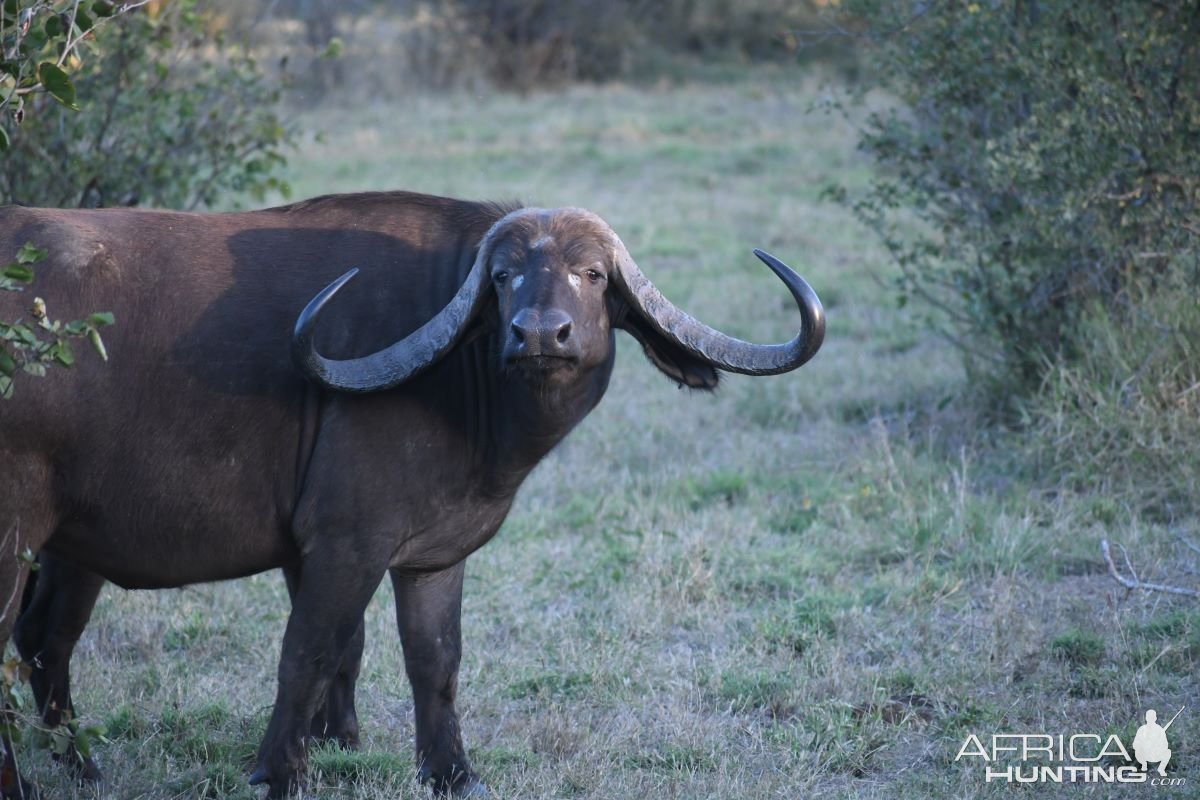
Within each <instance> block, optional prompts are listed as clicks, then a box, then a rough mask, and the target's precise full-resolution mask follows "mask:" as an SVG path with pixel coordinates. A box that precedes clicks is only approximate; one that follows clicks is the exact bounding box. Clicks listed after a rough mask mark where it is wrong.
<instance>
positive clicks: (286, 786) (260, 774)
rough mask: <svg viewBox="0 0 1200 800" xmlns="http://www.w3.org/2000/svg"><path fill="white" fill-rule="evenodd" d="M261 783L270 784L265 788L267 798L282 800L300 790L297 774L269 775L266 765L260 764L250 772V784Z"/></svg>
mask: <svg viewBox="0 0 1200 800" xmlns="http://www.w3.org/2000/svg"><path fill="white" fill-rule="evenodd" d="M263 783H266V784H270V785H269V786H268V788H267V800H283V799H284V798H287V797H294V796H295V795H297V794H298V793H299V791H300V780H299V778H298V777H297V776H294V775H293V776H288V777H284V776H279V777H271V775H270V773H268V772H267V769H266V767H263V766H261V765H260V766H259V767H258V768H257V769H255V770H254V772H252V773H250V785H251V786H258V785H260V784H263Z"/></svg>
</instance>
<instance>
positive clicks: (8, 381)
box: [0, 375, 13, 400]
mask: <svg viewBox="0 0 1200 800" xmlns="http://www.w3.org/2000/svg"><path fill="white" fill-rule="evenodd" d="M12 396H13V379H12V378H10V377H8V376H7V375H0V398H3V399H4V400H11V399H12Z"/></svg>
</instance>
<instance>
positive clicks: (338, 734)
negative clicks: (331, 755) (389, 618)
mask: <svg viewBox="0 0 1200 800" xmlns="http://www.w3.org/2000/svg"><path fill="white" fill-rule="evenodd" d="M283 575H284V578H285V579H286V580H287V589H288V596H289V597H290V598H291V600H292V604H293V605H295V603H296V592H297V591H299V587H300V580H301V572H300V568H299V567H285V568H284V570H283ZM363 641H364V631H363V623H362V621H361V619H360V621H359V624H358V630H357V631H355V633H354V636H353V637H352V638H351V639H350V643H349V645H347V647H346V652H345V653H344V654H343V655H342V660H341V662H339V664H338V669H337V674H336V675H334V677H333V681H332V683H330V684H329V690H328V692H326V694H325V699H324V700H323V701H322V702H321V704H320V706H318V708H317V710H316V713H314V714H313V719H312V726H311V729H310V730H311V734H312V738H313V739H314V740H315V741H318V742H320V741H331V742H335V743H336V744H337V745H338V746H339V747H342V748H344V749H346V750H357V749H358V745H359V737H358V712H357V711H356V710H355V707H354V687H355V684H357V682H358V673H359V669H360V668H361V666H362V653H363Z"/></svg>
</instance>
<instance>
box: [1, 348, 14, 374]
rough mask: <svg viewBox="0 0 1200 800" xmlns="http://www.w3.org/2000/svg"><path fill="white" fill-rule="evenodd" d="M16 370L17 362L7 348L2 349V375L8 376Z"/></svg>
mask: <svg viewBox="0 0 1200 800" xmlns="http://www.w3.org/2000/svg"><path fill="white" fill-rule="evenodd" d="M16 371H17V362H16V361H14V360H13V357H12V356H10V355H9V354H8V351H7V350H0V375H4V376H5V377H7V376H9V375H12V374H13V373H14V372H16Z"/></svg>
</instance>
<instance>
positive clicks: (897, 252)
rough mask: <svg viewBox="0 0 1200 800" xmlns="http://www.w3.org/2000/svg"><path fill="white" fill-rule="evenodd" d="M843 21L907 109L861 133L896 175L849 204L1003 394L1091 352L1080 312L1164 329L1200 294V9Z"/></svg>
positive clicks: (898, 7)
mask: <svg viewBox="0 0 1200 800" xmlns="http://www.w3.org/2000/svg"><path fill="white" fill-rule="evenodd" d="M844 9H845V11H847V12H849V13H851V14H854V15H856V16H857V17H858V18H859V19H860V21H865V22H866V23H867V26H868V27H869V28H870V29H871V30H872V32H873V39H874V41H875V44H876V47H875V48H874V49H873V54H874V58H875V64H876V67H877V73H878V74H879V75H880V76H883V80H884V81H885V82H886V84H887V86H888V88H890V89H891V90H892V91H893V92H895V93H896V94H897V95H898V96H899V97H900V98H901V99H902V100H903V101H904V104H903V107H901V108H896V109H894V110H891V111H885V112H881V113H878V114H875V115H874V116H872V117H871V119H870V122H869V124H868V126H867V127H866V129H865V130H864V132H863V138H862V147H863V149H865V151H866V152H868V153H869V154H870V155H872V156H873V157H874V158H875V159H876V161H877V162H878V163H879V164H881V165H882V166H883V167H884V173H883V174H884V177H882V178H880V179H879V180H877V181H876V182H875V183H874V184H873V186H872V188H871V190H870V191H869V192H868V193H867V194H865V195H864V196H860V197H858V198H855V199H854V201H855V204H856V210H857V211H858V214H859V216H860V218H861V219H863V220H865V221H866V222H867V223H868V224H869V225H870V226H872V227H873V228H874V229H875V230H877V231H878V232H880V234H881V235H882V236H883V238H884V240H885V242H886V243H887V245H888V247H889V248H890V250H891V252H892V254H893V255H894V256H895V258H896V260H897V262H898V263H899V265H900V268H901V276H902V277H901V279H900V290H901V299H902V300H904V299H907V298H909V297H918V298H922V299H924V300H926V301H929V302H930V303H932V304H933V306H935V307H937V308H939V309H941V311H942V312H943V313H942V314H940V315H938V317H939V319H940V320H941V322H940V323H939V324H942V325H944V326H945V328H946V330H947V333H949V334H950V335H951V336H952V337H953V338H954V339H955V341H957V342H958V343H959V344H960V345H961V346H962V348H963V350H964V352H966V353H967V354H968V355H969V356H970V358H969V362H970V364H971V365H972V366H973V367H974V368H975V369H976V370H977V371H978V372H979V373H981V374H984V375H988V376H991V377H994V378H999V379H1000V387H1001V388H1002V389H1003V390H1004V393H1007V392H1016V393H1028V392H1030V391H1031V390H1034V389H1036V388H1037V387H1038V386H1039V385H1040V382H1041V381H1042V379H1043V377H1044V375H1045V373H1046V370H1047V368H1048V367H1049V366H1050V365H1052V364H1055V363H1071V362H1072V361H1074V360H1076V359H1078V358H1080V357H1081V356H1083V355H1085V354H1087V352H1088V350H1089V348H1091V347H1092V340H1091V338H1090V332H1089V328H1088V326H1086V325H1081V324H1080V323H1081V320H1083V319H1084V318H1085V317H1087V318H1092V319H1094V318H1095V315H1096V314H1097V313H1101V314H1103V315H1105V317H1106V318H1108V319H1109V320H1111V324H1112V325H1114V326H1116V327H1118V328H1126V329H1128V328H1130V327H1146V326H1149V327H1150V328H1155V327H1158V328H1163V327H1165V326H1168V325H1169V321H1168V320H1162V319H1156V318H1154V316H1153V313H1152V311H1151V310H1150V309H1152V308H1155V307H1158V306H1159V305H1160V303H1161V298H1163V297H1164V296H1167V297H1169V296H1182V295H1194V294H1195V293H1196V291H1197V289H1198V288H1200V159H1197V157H1196V153H1197V152H1198V149H1200V92H1198V91H1197V87H1198V86H1200V2H1197V0H1186V1H1185V2H1172V3H1157V2H1145V1H1144V0H1111V1H1110V2H1105V3H1058V2H1054V3H1052V2H1042V1H1040V0H979V2H932V3H928V2H913V1H912V0H851V1H850V2H848V3H845V4H844ZM914 217H915V218H916V219H915V221H914V219H913V218H914ZM914 230H916V231H917V233H914ZM1130 360H1131V361H1133V362H1134V364H1135V366H1136V362H1137V361H1138V360H1139V357H1138V356H1137V354H1131V359H1130ZM1180 388H1181V389H1182V388H1186V387H1180Z"/></svg>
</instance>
